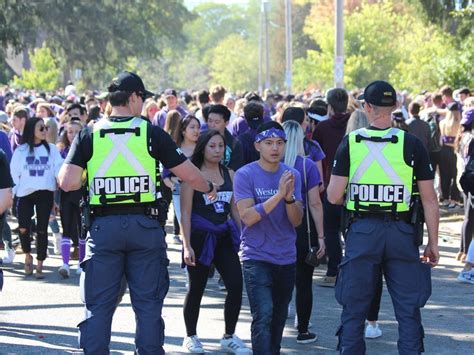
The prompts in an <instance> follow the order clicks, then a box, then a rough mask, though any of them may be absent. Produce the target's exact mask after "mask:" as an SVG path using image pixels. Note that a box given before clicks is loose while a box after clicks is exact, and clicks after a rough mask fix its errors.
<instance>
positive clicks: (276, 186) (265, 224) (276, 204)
mask: <svg viewBox="0 0 474 355" xmlns="http://www.w3.org/2000/svg"><path fill="white" fill-rule="evenodd" d="M285 141H286V136H285V132H284V130H283V128H282V127H281V125H280V124H278V123H277V122H267V123H264V124H262V125H261V126H260V127H259V128H258V133H257V135H256V137H255V148H256V149H257V151H259V153H260V159H259V160H257V161H255V162H253V163H250V164H247V165H245V166H244V167H242V168H240V169H239V170H238V171H237V172H236V173H235V177H234V194H235V201H236V203H237V208H238V210H239V214H240V217H241V220H242V225H243V229H242V235H241V250H242V260H243V271H244V281H245V286H246V289H247V296H248V299H249V303H250V309H251V312H252V319H253V320H252V326H251V333H252V350H253V353H254V354H255V355H257V354H263V355H267V354H277V353H279V352H280V343H281V338H282V334H283V328H284V327H285V321H286V318H287V313H288V304H289V303H290V300H291V294H292V291H293V285H294V282H295V262H296V245H295V243H296V231H295V227H297V226H298V225H300V224H301V221H302V218H303V208H302V202H301V201H302V198H301V178H300V174H299V173H298V171H296V170H295V169H293V168H290V167H288V166H286V165H285V164H283V163H281V159H282V157H283V153H284V149H285Z"/></svg>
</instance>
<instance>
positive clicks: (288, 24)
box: [285, 0, 293, 94]
mask: <svg viewBox="0 0 474 355" xmlns="http://www.w3.org/2000/svg"><path fill="white" fill-rule="evenodd" d="M292 35H293V31H292V21H291V0H285V40H286V55H285V60H286V71H285V84H286V91H287V92H288V94H291V86H292V79H293V68H292V65H293V38H292Z"/></svg>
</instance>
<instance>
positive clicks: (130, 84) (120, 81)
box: [109, 71, 154, 96]
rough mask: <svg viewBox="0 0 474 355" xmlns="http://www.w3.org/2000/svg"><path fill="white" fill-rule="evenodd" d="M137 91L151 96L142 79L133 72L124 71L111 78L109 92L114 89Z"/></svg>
mask: <svg viewBox="0 0 474 355" xmlns="http://www.w3.org/2000/svg"><path fill="white" fill-rule="evenodd" d="M119 90H120V91H127V92H139V93H143V94H144V95H145V96H153V95H154V94H153V93H152V92H151V91H148V90H146V89H145V85H144V84H143V81H142V79H141V78H140V77H139V76H138V75H137V74H135V73H132V72H129V71H124V72H121V73H120V74H119V75H118V76H117V77H115V78H114V79H113V80H112V85H110V86H109V92H115V91H119Z"/></svg>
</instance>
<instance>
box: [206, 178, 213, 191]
mask: <svg viewBox="0 0 474 355" xmlns="http://www.w3.org/2000/svg"><path fill="white" fill-rule="evenodd" d="M207 183H208V184H209V185H208V186H209V191H207V192H206V194H210V193H211V192H212V191H213V190H214V184H213V183H212V182H211V181H209V180H207Z"/></svg>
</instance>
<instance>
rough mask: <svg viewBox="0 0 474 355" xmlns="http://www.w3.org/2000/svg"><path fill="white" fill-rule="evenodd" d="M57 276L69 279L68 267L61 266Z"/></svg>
mask: <svg viewBox="0 0 474 355" xmlns="http://www.w3.org/2000/svg"><path fill="white" fill-rule="evenodd" d="M58 271H59V275H61V276H62V277H63V278H64V279H67V278H69V265H68V264H63V265H62V266H60V267H59V270H58Z"/></svg>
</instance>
